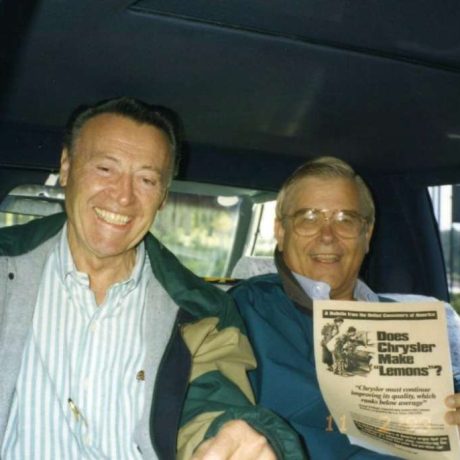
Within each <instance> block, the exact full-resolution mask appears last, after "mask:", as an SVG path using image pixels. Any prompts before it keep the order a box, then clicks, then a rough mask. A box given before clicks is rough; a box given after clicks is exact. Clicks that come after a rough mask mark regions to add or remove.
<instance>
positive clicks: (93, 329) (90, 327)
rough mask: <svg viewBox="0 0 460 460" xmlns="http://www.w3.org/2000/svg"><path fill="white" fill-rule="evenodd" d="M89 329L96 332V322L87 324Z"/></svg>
mask: <svg viewBox="0 0 460 460" xmlns="http://www.w3.org/2000/svg"><path fill="white" fill-rule="evenodd" d="M89 330H90V331H91V332H96V330H97V324H96V323H92V324H91V325H90V326H89Z"/></svg>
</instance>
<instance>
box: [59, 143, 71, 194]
mask: <svg viewBox="0 0 460 460" xmlns="http://www.w3.org/2000/svg"><path fill="white" fill-rule="evenodd" d="M69 171H70V153H69V151H68V150H67V149H66V148H64V149H63V150H62V153H61V168H60V170H59V183H60V184H61V186H62V187H65V186H66V185H67V181H68V179H69Z"/></svg>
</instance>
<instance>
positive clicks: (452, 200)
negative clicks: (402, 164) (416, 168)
mask: <svg viewBox="0 0 460 460" xmlns="http://www.w3.org/2000/svg"><path fill="white" fill-rule="evenodd" d="M429 192H430V196H431V200H432V202H433V211H434V214H435V217H436V220H437V222H438V226H439V234H440V237H441V244H442V249H443V253H444V261H445V264H446V273H447V282H448V286H449V294H450V298H451V303H452V305H453V306H454V307H455V309H456V310H457V311H460V184H452V185H443V186H437V187H430V188H429Z"/></svg>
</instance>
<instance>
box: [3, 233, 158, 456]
mask: <svg viewBox="0 0 460 460" xmlns="http://www.w3.org/2000/svg"><path fill="white" fill-rule="evenodd" d="M152 276H153V275H152V272H151V268H150V263H149V261H148V257H146V256H145V250H144V247H143V245H141V246H140V247H139V249H138V252H137V262H136V265H135V267H134V270H133V273H132V276H131V277H130V278H129V279H128V280H126V281H123V282H120V283H117V284H115V285H113V286H112V287H111V288H110V289H109V291H108V293H107V295H106V299H105V300H104V303H103V304H102V305H100V306H97V304H96V302H95V298H94V295H93V293H92V291H91V290H90V289H89V280H88V276H87V275H86V274H83V273H79V272H77V271H76V269H75V266H74V264H73V261H72V257H71V254H70V250H69V247H68V243H67V238H66V228H65V227H64V229H63V231H62V235H61V238H60V243H59V245H57V246H56V248H55V250H54V251H53V252H52V253H51V255H50V258H49V259H48V261H47V264H46V267H45V270H44V273H43V276H42V281H41V286H40V290H39V295H38V299H37V304H36V309H35V314H34V320H33V327H32V330H31V332H30V335H29V338H28V342H27V345H26V347H25V351H24V355H23V358H22V364H21V370H20V374H19V377H18V381H17V385H16V393H15V396H14V401H13V406H12V410H11V413H10V417H9V420H8V427H7V430H6V434H5V439H4V442H3V445H2V449H1V458H2V459H3V460H10V459H11V460H16V459H17V460H24V459H82V458H85V459H104V458H107V459H108V458H110V459H136V458H142V456H141V453H140V452H139V450H138V448H137V446H136V445H135V443H134V441H133V434H134V430H135V426H136V423H137V422H138V421H139V420H140V418H141V415H142V411H143V407H144V381H143V379H142V369H143V362H144V355H145V343H144V337H143V335H144V333H143V315H144V303H145V302H144V296H145V292H146V286H147V283H148V280H149V279H150V277H152Z"/></svg>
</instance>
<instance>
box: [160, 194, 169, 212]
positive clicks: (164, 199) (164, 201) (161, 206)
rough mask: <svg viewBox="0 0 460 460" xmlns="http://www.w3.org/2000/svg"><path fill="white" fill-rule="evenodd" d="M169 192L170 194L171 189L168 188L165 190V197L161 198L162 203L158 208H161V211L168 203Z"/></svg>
mask: <svg viewBox="0 0 460 460" xmlns="http://www.w3.org/2000/svg"><path fill="white" fill-rule="evenodd" d="M168 194H169V189H168V190H166V192H165V194H164V196H163V199H162V200H161V204H160V206H159V207H158V210H159V211H161V210H162V209H163V208H164V207H165V205H166V200H167V198H168Z"/></svg>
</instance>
